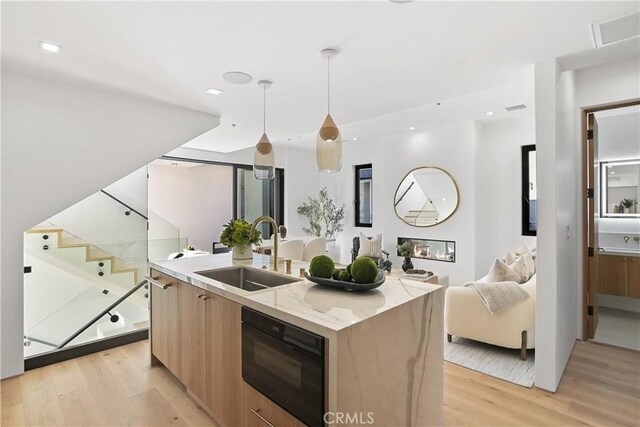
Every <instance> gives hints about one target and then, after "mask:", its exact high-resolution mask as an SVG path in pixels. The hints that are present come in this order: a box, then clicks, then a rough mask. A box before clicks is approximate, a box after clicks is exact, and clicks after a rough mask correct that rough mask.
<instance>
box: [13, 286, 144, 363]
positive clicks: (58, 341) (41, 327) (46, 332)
mask: <svg viewBox="0 0 640 427" xmlns="http://www.w3.org/2000/svg"><path fill="white" fill-rule="evenodd" d="M34 279H35V277H34ZM35 280H37V279H35ZM25 285H27V286H29V285H30V284H29V283H26V284H25ZM76 292H77V293H76V294H75V295H73V296H72V297H71V298H69V299H62V300H59V301H58V302H57V303H56V302H54V303H51V302H48V303H45V302H44V301H42V300H41V299H42V298H43V295H42V294H40V295H38V294H35V295H29V296H28V297H27V299H26V302H27V303H29V304H31V305H33V306H43V305H46V307H42V308H43V310H42V311H39V312H35V311H30V312H29V313H25V334H24V355H25V357H31V356H36V355H39V354H42V353H46V352H51V351H56V350H60V349H62V348H66V347H71V346H76V345H80V344H84V343H88V342H92V341H96V340H100V339H104V338H109V337H113V336H116V335H121V334H126V333H130V332H134V331H137V330H140V329H146V328H148V326H149V310H148V300H147V298H148V293H149V290H148V285H147V284H146V282H145V281H144V280H143V281H142V282H141V283H139V284H138V285H136V286H134V287H133V288H131V289H130V290H129V291H128V292H123V291H119V292H118V291H116V292H113V291H112V292H104V290H100V289H99V288H97V287H94V286H87V287H85V288H79V289H78V288H77V289H76ZM69 296H71V295H67V298H68V297H69Z"/></svg>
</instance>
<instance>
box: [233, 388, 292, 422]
mask: <svg viewBox="0 0 640 427" xmlns="http://www.w3.org/2000/svg"><path fill="white" fill-rule="evenodd" d="M243 415H244V418H243V420H242V423H241V424H238V425H243V426H245V427H271V426H275V427H303V426H304V424H303V423H302V422H300V421H299V420H298V419H297V418H295V417H294V416H293V415H291V414H289V413H288V412H287V411H285V410H284V409H282V408H281V407H280V406H278V405H276V404H275V403H273V401H271V400H270V399H269V398H267V397H266V396H265V395H263V394H262V393H260V392H259V391H257V390H256V389H254V388H253V387H251V386H250V385H249V384H247V383H244V414H243Z"/></svg>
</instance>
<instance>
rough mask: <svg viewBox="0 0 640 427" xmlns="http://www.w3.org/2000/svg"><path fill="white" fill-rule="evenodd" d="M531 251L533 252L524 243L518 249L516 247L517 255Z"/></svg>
mask: <svg viewBox="0 0 640 427" xmlns="http://www.w3.org/2000/svg"><path fill="white" fill-rule="evenodd" d="M529 252H531V249H529V246H527V245H525V244H522V246H520V247H519V248H518V249H516V255H517V256H522V255H524V254H528V253H529Z"/></svg>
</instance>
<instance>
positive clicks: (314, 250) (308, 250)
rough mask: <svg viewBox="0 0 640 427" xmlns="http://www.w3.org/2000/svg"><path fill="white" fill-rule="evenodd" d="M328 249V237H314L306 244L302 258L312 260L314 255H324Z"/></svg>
mask: <svg viewBox="0 0 640 427" xmlns="http://www.w3.org/2000/svg"><path fill="white" fill-rule="evenodd" d="M326 251H327V239H326V238H324V237H316V238H313V239H311V240H309V241H308V242H307V244H306V245H304V251H303V254H302V260H303V261H311V260H312V259H313V257H316V256H318V255H324V254H325V252H326Z"/></svg>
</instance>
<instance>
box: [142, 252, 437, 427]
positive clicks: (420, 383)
mask: <svg viewBox="0 0 640 427" xmlns="http://www.w3.org/2000/svg"><path fill="white" fill-rule="evenodd" d="M234 266H242V267H249V268H253V269H263V267H265V266H268V268H269V270H270V269H271V268H272V266H271V265H270V257H268V256H265V255H254V258H253V259H251V260H233V259H232V258H231V254H218V255H208V256H200V257H193V258H188V259H179V260H169V261H160V262H155V263H151V265H150V267H151V270H152V273H151V276H152V282H153V284H154V285H155V286H152V292H151V338H152V342H151V352H152V363H153V364H159V363H161V364H163V365H165V366H166V367H167V368H168V369H169V370H171V371H172V372H173V373H174V375H176V376H177V377H178V378H179V379H180V380H181V381H182V382H183V383H184V384H185V385H186V387H187V389H188V390H189V392H190V394H191V395H192V396H193V397H194V398H195V399H196V400H198V401H199V402H200V403H201V404H202V405H203V407H205V408H206V409H207V411H208V412H209V413H210V414H211V415H212V416H213V417H214V418H215V419H216V420H217V421H218V422H219V423H220V424H222V425H238V426H240V425H260V424H261V423H264V424H262V425H268V423H271V424H273V425H294V424H296V423H298V424H297V425H301V423H299V422H298V421H297V420H295V418H293V417H289V418H286V417H287V416H289V414H286V413H285V414H284V415H282V417H280V415H279V414H276V413H275V412H272V413H269V412H268V410H267V409H264V410H262V412H260V411H259V410H255V408H253V407H251V405H256V404H257V403H256V401H257V400H259V399H263V400H264V399H265V397H264V396H262V395H260V393H258V392H257V391H256V390H254V389H253V388H252V387H249V386H248V385H246V384H244V383H243V381H242V363H241V359H242V351H243V349H242V348H241V342H242V341H241V337H240V335H242V328H241V325H240V324H241V321H242V318H243V317H242V316H244V314H243V315H242V316H241V310H242V308H243V307H246V309H245V310H247V309H251V310H254V311H256V312H259V313H262V314H265V315H267V316H270V317H271V318H274V319H277V320H279V321H282V322H286V323H288V324H290V325H294V326H295V327H297V328H300V329H301V330H304V331H308V332H310V333H313V334H316V335H318V336H320V337H322V338H324V340H323V341H324V359H323V360H324V362H323V363H324V384H321V385H320V386H322V390H323V394H324V408H323V410H324V412H325V413H326V416H325V417H324V423H326V424H327V425H329V424H334V423H335V424H341V425H349V424H351V425H353V424H370V425H388V426H426V425H442V423H443V418H442V409H443V408H442V405H443V403H442V399H443V397H442V381H443V380H442V375H443V374H442V363H443V357H442V356H443V337H444V333H443V299H444V293H443V289H442V288H441V287H440V286H437V285H431V284H425V283H420V282H414V281H410V280H404V279H403V280H401V279H398V278H391V277H388V278H387V280H386V281H385V283H384V284H383V285H382V286H380V287H379V288H377V289H375V290H371V291H367V292H364V293H351V292H346V291H340V290H335V289H331V288H325V287H322V286H319V285H316V284H314V283H311V282H309V281H307V280H305V279H304V278H299V277H298V274H299V269H300V268H301V267H304V268H308V264H307V263H304V262H296V261H294V262H293V268H292V272H293V275H288V276H287V275H286V274H284V273H282V271H283V270H284V264H282V263H280V264H279V269H280V270H281V272H279V273H272V274H278V275H279V276H287V277H288V278H290V279H292V283H289V284H284V285H281V286H277V287H273V288H267V289H260V290H257V291H253V292H250V291H247V290H244V289H240V288H238V287H235V286H231V285H229V284H225V283H223V282H221V281H219V280H214V279H212V278H209V277H206V276H205V275H203V274H199V273H198V272H200V273H202V272H203V271H211V270H214V271H215V270H217V269H220V270H224V269H229V268H231V267H234ZM263 271H266V270H263ZM293 280H295V281H293ZM171 292H173V294H172V293H171ZM185 295H186V296H185ZM174 300H175V301H174ZM194 301H195V302H194ZM207 301H212V303H211V304H215V308H210V307H214V306H213V305H211V306H207V305H206V304H207ZM203 302H204V304H202V303H203ZM178 318H179V319H178ZM212 337H213V338H212ZM245 350H246V349H245ZM198 355H199V356H198ZM216 375H217V376H216ZM256 394H257V395H258V397H256ZM272 406H274V408H275V409H274V411H276V412H277V410H278V408H277V405H272ZM265 414H267V415H270V416H271V417H272V418H271V421H269V417H268V416H267V415H265ZM254 416H255V417H254ZM278 417H280V418H278ZM283 417H284V418H283ZM274 420H278V421H275V422H274Z"/></svg>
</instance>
